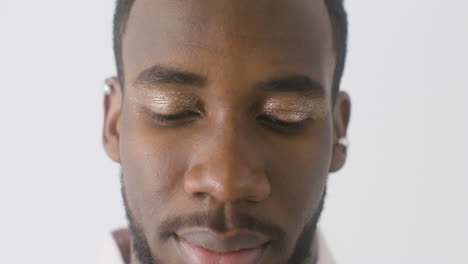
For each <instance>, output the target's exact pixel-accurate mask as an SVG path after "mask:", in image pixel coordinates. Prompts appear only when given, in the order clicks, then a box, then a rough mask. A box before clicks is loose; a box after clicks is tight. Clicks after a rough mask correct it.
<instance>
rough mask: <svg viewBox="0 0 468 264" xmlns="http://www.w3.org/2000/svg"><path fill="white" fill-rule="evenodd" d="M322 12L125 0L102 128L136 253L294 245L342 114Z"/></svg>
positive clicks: (258, 256)
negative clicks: (117, 68) (120, 72)
mask: <svg viewBox="0 0 468 264" xmlns="http://www.w3.org/2000/svg"><path fill="white" fill-rule="evenodd" d="M329 21H330V20H329V18H328V12H327V9H326V6H325V3H324V2H323V0H294V1H290V0H288V1H286V0H284V1H279V0H278V1H276V0H275V1H252V0H236V1H232V0H204V1H174V0H157V1H156V0H138V1H136V2H135V3H134V6H133V8H132V11H131V13H130V17H129V20H128V23H127V28H126V31H125V34H124V36H123V51H122V55H123V62H124V72H125V78H124V79H125V84H124V87H123V93H122V92H121V91H120V88H116V89H114V93H113V94H112V95H110V96H108V98H106V118H105V129H104V139H105V147H106V150H107V152H108V154H109V155H110V156H111V158H113V159H114V160H115V161H117V162H119V163H120V164H121V167H122V175H123V176H122V184H123V194H124V198H125V201H126V209H127V213H128V214H129V218H130V220H131V226H132V230H133V233H134V240H136V241H134V242H135V243H134V247H135V248H134V250H135V251H136V252H137V253H139V255H140V256H139V258H140V261H141V262H142V263H143V264H147V263H153V261H154V262H157V263H196V264H198V263H200V264H201V263H206V264H211V263H224V264H228V263H269V264H271V263H287V262H290V263H291V262H294V261H296V262H294V263H299V261H300V262H303V260H304V259H305V258H306V257H307V253H309V249H310V248H311V239H307V237H311V236H313V231H314V230H315V225H316V221H317V219H318V216H319V215H320V211H321V205H322V202H323V197H324V193H325V189H326V183H327V175H328V173H329V172H331V171H336V170H338V169H339V168H340V167H341V166H342V165H343V162H344V153H343V151H342V150H339V149H337V147H336V146H335V143H336V140H337V137H338V136H343V135H344V133H345V130H346V123H347V114H348V112H349V104H348V99H347V97H346V96H345V95H344V94H339V95H338V100H337V103H336V104H335V105H333V103H332V99H331V97H332V92H331V87H332V80H333V72H334V68H335V55H334V49H333V40H332V32H331V30H332V29H331V25H330V22H329ZM108 83H109V84H110V85H112V86H114V87H118V86H119V84H118V82H117V81H116V80H115V79H113V80H110V81H109V82H108ZM343 105H345V107H343ZM334 107H335V110H336V109H338V111H334ZM343 109H344V110H343ZM341 110H343V111H341ZM343 115H344V117H343ZM304 248H306V249H305V250H304ZM301 249H302V252H301ZM312 255H313V252H312ZM310 259H311V258H310Z"/></svg>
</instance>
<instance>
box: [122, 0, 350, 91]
mask: <svg viewBox="0 0 468 264" xmlns="http://www.w3.org/2000/svg"><path fill="white" fill-rule="evenodd" d="M134 2H135V0H117V4H116V9H115V14H114V55H115V61H116V64H117V74H118V77H119V81H120V84H121V86H122V87H123V85H124V82H123V80H124V79H123V76H124V75H123V74H124V73H123V61H122V35H123V34H124V32H125V27H126V24H127V20H128V17H129V15H130V10H131V9H132V6H133V3H134ZM325 4H326V6H327V9H328V13H329V17H330V22H331V25H332V30H333V43H334V44H333V45H334V49H335V55H336V66H335V73H334V76H333V93H332V94H333V98H334V97H335V95H336V94H337V93H338V90H339V88H340V82H341V77H342V76H343V71H344V66H345V61H346V52H347V46H348V16H347V14H346V10H345V8H344V4H343V0H325Z"/></svg>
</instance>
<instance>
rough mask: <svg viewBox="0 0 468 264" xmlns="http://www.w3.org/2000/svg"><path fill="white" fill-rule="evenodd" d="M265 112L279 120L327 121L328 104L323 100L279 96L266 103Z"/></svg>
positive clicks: (269, 99) (296, 96)
mask: <svg viewBox="0 0 468 264" xmlns="http://www.w3.org/2000/svg"><path fill="white" fill-rule="evenodd" d="M263 104H264V108H263V109H264V110H263V111H264V112H265V113H267V114H269V115H272V116H276V117H277V119H283V120H292V121H296V122H297V121H302V120H305V119H308V118H312V119H325V118H326V116H327V111H328V110H327V109H328V108H327V103H326V101H325V100H324V99H323V98H310V97H307V96H298V95H295V96H291V95H288V96H279V97H272V98H268V99H267V100H265V101H264V103H263Z"/></svg>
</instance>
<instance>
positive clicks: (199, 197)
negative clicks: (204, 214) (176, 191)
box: [193, 192, 206, 200]
mask: <svg viewBox="0 0 468 264" xmlns="http://www.w3.org/2000/svg"><path fill="white" fill-rule="evenodd" d="M193 196H194V197H195V198H197V199H200V200H203V199H205V197H206V193H204V192H196V193H194V194H193Z"/></svg>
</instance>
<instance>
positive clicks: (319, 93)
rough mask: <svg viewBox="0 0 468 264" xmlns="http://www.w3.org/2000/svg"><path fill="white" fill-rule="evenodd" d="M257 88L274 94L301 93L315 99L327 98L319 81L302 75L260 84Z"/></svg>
mask: <svg viewBox="0 0 468 264" xmlns="http://www.w3.org/2000/svg"><path fill="white" fill-rule="evenodd" d="M257 87H258V88H260V89H262V90H265V91H272V92H300V93H304V94H307V95H311V96H314V97H324V96H325V89H324V88H323V86H322V85H321V84H320V82H319V81H316V80H313V79H311V78H309V77H308V76H306V75H301V74H298V75H291V76H285V77H281V78H277V79H273V80H269V81H265V82H260V83H258V84H257Z"/></svg>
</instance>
